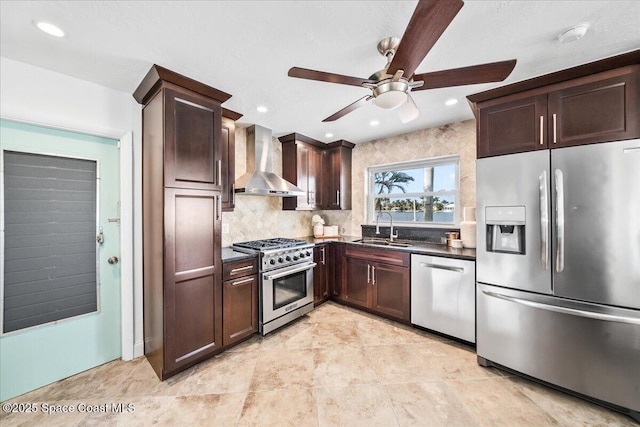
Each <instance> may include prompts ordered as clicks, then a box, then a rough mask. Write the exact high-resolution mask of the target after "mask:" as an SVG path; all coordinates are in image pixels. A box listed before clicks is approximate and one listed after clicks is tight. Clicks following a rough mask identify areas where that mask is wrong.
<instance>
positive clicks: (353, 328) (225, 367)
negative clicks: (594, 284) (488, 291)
mask: <svg viewBox="0 0 640 427" xmlns="http://www.w3.org/2000/svg"><path fill="white" fill-rule="evenodd" d="M13 402H38V403H43V402H44V403H47V404H50V405H71V406H73V407H74V408H76V409H77V408H78V405H80V404H85V405H87V406H89V407H92V406H93V407H98V409H99V407H100V405H104V404H108V405H111V404H113V403H116V404H117V403H124V404H132V405H133V407H134V409H135V411H134V412H123V413H114V412H108V413H86V412H84V413H79V412H77V411H76V412H74V413H72V414H51V415H45V414H42V413H38V414H10V415H7V414H2V415H0V417H1V418H0V424H1V425H2V427H8V426H22V425H24V426H56V425H60V426H74V425H76V426H93V425H95V426H103V425H117V426H144V425H160V426H164V425H170V426H173V425H176V426H195V425H207V426H235V425H237V426H296V427H304V426H367V427H372V426H509V427H511V426H550V425H553V426H627V425H629V426H631V425H634V423H633V422H632V420H631V419H630V418H627V417H625V416H623V415H620V414H618V413H616V412H612V411H609V410H607V409H605V408H602V407H600V406H597V405H594V404H591V403H589V402H586V401H583V400H580V399H577V398H574V397H571V396H569V395H566V394H563V393H560V392H557V391H554V390H552V389H549V388H547V387H544V386H541V385H538V384H536V383H533V382H530V381H527V380H524V379H520V378H517V377H513V376H509V375H507V374H506V373H504V372H501V371H498V370H495V369H487V368H482V367H480V366H478V364H477V362H476V356H475V353H474V351H473V349H471V348H469V347H467V346H464V345H461V344H458V343H456V342H454V341H449V340H446V339H444V338H442V337H439V336H435V335H432V334H428V333H426V332H422V331H419V330H416V329H413V328H410V327H407V326H404V325H400V324H397V323H394V322H390V321H387V320H384V319H381V318H378V317H376V316H372V315H369V314H366V313H363V312H360V311H357V310H353V309H349V308H346V307H343V306H340V305H337V304H334V303H326V304H324V305H322V306H320V307H318V308H317V309H316V310H315V311H313V312H312V313H310V314H309V315H307V316H305V317H304V318H302V319H300V320H299V321H297V322H295V323H294V324H291V325H289V326H287V327H285V328H283V329H280V330H278V331H276V332H274V333H272V334H270V335H268V336H267V337H265V338H262V337H259V336H257V335H256V336H254V337H252V338H251V339H250V340H248V341H246V342H244V343H242V344H240V345H239V346H236V347H234V348H233V349H231V350H229V351H227V352H225V353H223V354H221V355H219V356H217V357H214V358H212V359H210V360H208V361H206V362H203V363H200V364H199V365H197V366H195V367H193V368H191V369H189V370H187V371H186V372H183V373H181V374H179V375H177V376H175V377H173V378H170V379H169V380H167V381H165V382H160V381H159V380H158V378H157V377H156V376H155V374H154V372H153V370H152V369H151V367H150V366H149V364H148V363H147V361H146V360H145V359H144V358H139V359H136V360H134V361H130V362H122V361H114V362H111V363H107V364H105V365H103V366H100V367H97V368H95V369H92V370H90V371H87V372H84V373H81V374H78V375H75V376H73V377H71V378H68V379H65V380H63V381H59V382H57V383H55V384H51V385H49V386H46V387H43V388H41V389H38V390H35V391H33V392H31V393H28V394H26V395H23V396H20V397H18V398H16V399H14V400H13Z"/></svg>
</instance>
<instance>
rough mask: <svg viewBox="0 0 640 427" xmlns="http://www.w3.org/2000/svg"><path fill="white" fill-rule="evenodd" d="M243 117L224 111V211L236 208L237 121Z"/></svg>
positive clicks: (221, 146)
mask: <svg viewBox="0 0 640 427" xmlns="http://www.w3.org/2000/svg"><path fill="white" fill-rule="evenodd" d="M240 117H242V115H241V114H238V113H236V112H234V111H231V110H227V109H226V108H223V109H222V135H221V139H220V153H221V156H222V181H221V182H222V211H223V212H232V211H233V209H234V208H235V204H236V198H235V185H234V182H235V179H236V154H235V153H236V120H238V119H239V118H240Z"/></svg>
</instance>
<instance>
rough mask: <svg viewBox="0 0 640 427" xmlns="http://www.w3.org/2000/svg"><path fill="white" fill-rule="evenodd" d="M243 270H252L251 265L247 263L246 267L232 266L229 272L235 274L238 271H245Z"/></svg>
mask: <svg viewBox="0 0 640 427" xmlns="http://www.w3.org/2000/svg"><path fill="white" fill-rule="evenodd" d="M245 270H253V265H247V266H246V267H240V268H234V269H232V270H231V272H230V273H229V274H236V273H238V272H240V271H245Z"/></svg>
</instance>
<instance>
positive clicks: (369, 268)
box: [367, 264, 371, 284]
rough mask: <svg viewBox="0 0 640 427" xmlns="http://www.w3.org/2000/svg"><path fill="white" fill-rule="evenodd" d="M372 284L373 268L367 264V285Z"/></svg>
mask: <svg viewBox="0 0 640 427" xmlns="http://www.w3.org/2000/svg"><path fill="white" fill-rule="evenodd" d="M369 283H371V266H370V265H369V264H367V284H369Z"/></svg>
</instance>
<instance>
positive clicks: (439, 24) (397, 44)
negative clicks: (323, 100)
mask: <svg viewBox="0 0 640 427" xmlns="http://www.w3.org/2000/svg"><path fill="white" fill-rule="evenodd" d="M463 5H464V3H463V1H462V0H420V1H419V2H418V6H417V7H416V10H415V11H414V12H413V15H412V16H411V20H410V21H409V25H408V26H407V29H406V31H405V32H404V35H403V36H402V40H400V39H398V38H397V37H388V38H386V39H383V40H381V41H380V42H379V43H378V52H380V54H382V55H383V56H385V57H386V58H387V64H386V65H385V67H384V68H383V69H382V70H380V71H377V72H375V73H374V74H372V75H371V76H370V77H369V78H359V77H351V76H345V75H341V74H334V73H326V72H323V71H316V70H309V69H306V68H299V67H292V68H291V69H289V73H288V75H289V76H290V77H297V78H301V79H307V80H318V81H322V82H329V83H339V84H344V85H351V86H362V87H366V88H368V89H371V94H370V95H367V96H364V97H362V98H360V99H359V100H357V101H356V102H354V103H352V104H350V105H348V106H346V107H344V108H343V109H341V110H340V111H338V112H336V113H334V114H332V115H331V116H329V117H327V118H326V119H324V120H323V122H332V121H334V120H337V119H339V118H341V117H343V116H345V115H347V114H348V113H350V112H352V111H354V110H356V109H358V108H360V107H362V106H364V105H366V104H367V103H368V102H369V101H370V100H372V99H373V103H374V104H375V105H377V106H378V107H380V108H385V109H397V111H398V116H399V117H400V120H401V121H402V122H403V123H408V122H410V121H412V120H415V119H416V118H417V117H418V116H419V115H420V111H419V110H418V107H417V106H416V104H415V102H414V101H413V98H412V97H411V95H410V94H409V92H411V91H419V90H426V89H435V88H442V87H449V86H461V85H469V84H477V83H490V82H499V81H502V80H504V79H506V78H507V76H509V74H511V71H512V70H513V68H514V67H515V65H516V60H515V59H512V60H509V61H501V62H491V63H488V64H482V65H473V66H469V67H462V68H454V69H450V70H443V71H434V72H430V73H423V74H414V72H415V70H416V68H417V67H418V65H420V63H421V62H422V60H423V59H424V57H425V56H426V55H427V53H429V51H430V50H431V48H432V47H433V45H434V44H435V43H436V42H437V41H438V39H439V38H440V36H441V35H442V33H443V32H444V30H445V29H446V28H447V27H448V26H449V24H450V23H451V21H453V18H454V17H455V16H456V15H457V13H458V12H459V11H460V9H461V8H462V6H463Z"/></svg>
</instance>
